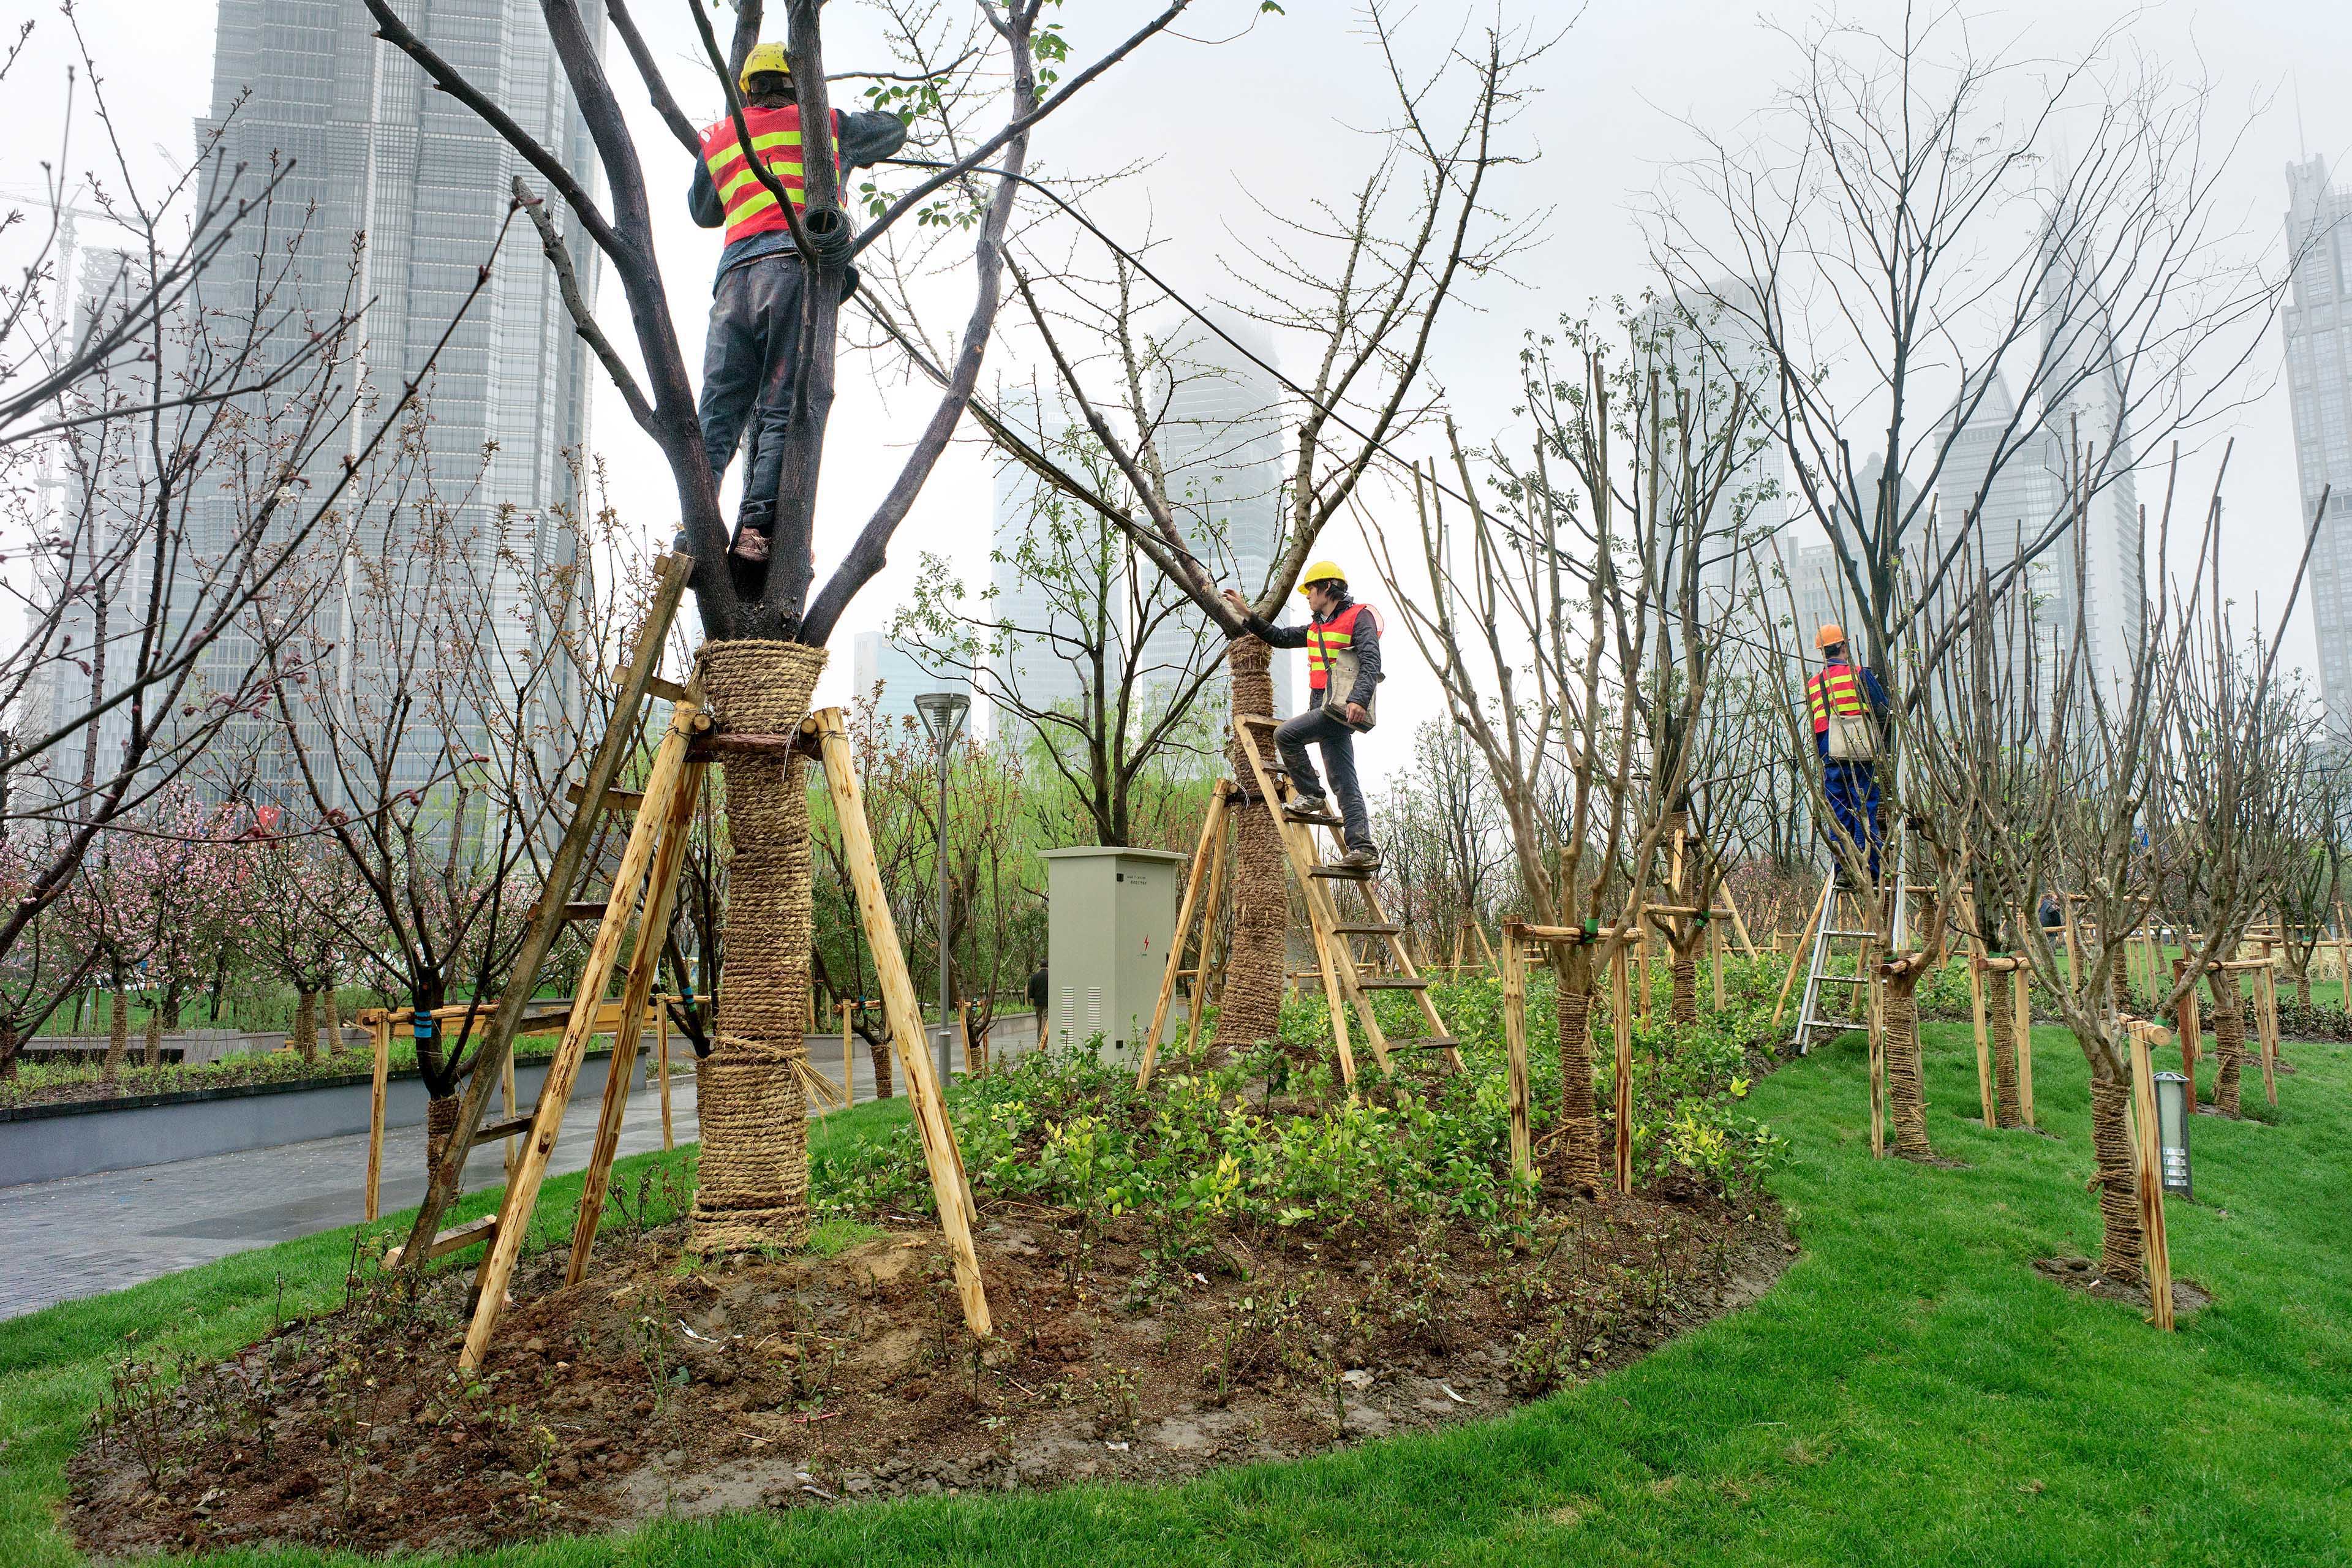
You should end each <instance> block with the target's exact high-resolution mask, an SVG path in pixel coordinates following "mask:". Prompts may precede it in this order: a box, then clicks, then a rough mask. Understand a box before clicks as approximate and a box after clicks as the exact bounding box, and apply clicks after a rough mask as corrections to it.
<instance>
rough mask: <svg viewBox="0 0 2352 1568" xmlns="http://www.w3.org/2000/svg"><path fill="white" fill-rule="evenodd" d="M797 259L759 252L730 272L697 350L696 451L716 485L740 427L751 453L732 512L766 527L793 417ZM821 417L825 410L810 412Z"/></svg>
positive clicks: (715, 298)
mask: <svg viewBox="0 0 2352 1568" xmlns="http://www.w3.org/2000/svg"><path fill="white" fill-rule="evenodd" d="M804 278H805V274H804V273H803V271H802V269H801V263H800V258H798V257H796V256H793V255H790V254H787V253H781V252H780V253H778V254H776V255H772V256H763V257H761V258H758V259H757V260H754V261H747V262H745V263H744V264H743V265H741V266H740V267H736V268H731V269H730V270H729V271H728V273H727V274H726V276H724V277H722V278H721V279H719V287H718V288H717V289H716V290H715V291H714V292H713V293H712V295H711V300H710V332H709V338H708V339H707V340H706V341H705V342H704V345H703V351H702V401H701V403H700V405H698V408H697V410H696V412H697V413H698V415H699V416H700V417H701V420H702V453H703V456H704V457H706V458H709V460H710V477H711V479H712V480H713V481H714V482H716V481H717V480H718V479H719V478H720V476H722V475H724V474H725V473H726V472H727V462H728V459H729V458H732V457H733V456H734V455H735V447H736V443H737V442H738V441H740V440H741V438H742V437H743V432H744V428H745V426H750V428H751V454H750V456H749V457H747V458H745V459H744V465H745V466H744V471H743V500H742V505H741V508H740V511H739V513H738V515H739V516H740V517H741V518H743V519H745V520H751V521H756V522H757V523H758V526H759V529H760V531H761V532H766V531H768V529H769V528H770V527H771V526H772V523H771V520H772V518H773V516H774V510H775V499H776V479H777V476H778V474H779V472H780V471H781V469H782V466H783V461H784V428H785V426H788V425H790V424H791V423H792V418H793V368H794V367H795V366H796V365H797V364H798V363H800V353H801V291H802V286H803V280H804ZM814 413H815V415H816V416H817V417H819V418H822V417H823V416H824V414H825V413H826V410H825V409H823V408H818V409H815V410H814Z"/></svg>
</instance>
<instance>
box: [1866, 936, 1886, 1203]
mask: <svg viewBox="0 0 2352 1568" xmlns="http://www.w3.org/2000/svg"><path fill="white" fill-rule="evenodd" d="M1876 946H1877V944H1876V943H1874V942H1870V941H1868V940H1867V939H1865V940H1864V942H1863V944H1862V957H1861V960H1860V963H1861V965H1862V969H1863V973H1865V974H1867V975H1869V976H1870V1157H1871V1158H1872V1159H1874V1160H1884V1159H1885V1158H1886V1009H1885V1005H1883V1004H1882V1000H1881V998H1882V994H1883V993H1882V990H1881V987H1882V986H1883V984H1885V983H1884V981H1883V980H1882V979H1881V977H1880V975H1879V973H1878V965H1877V963H1875V962H1874V960H1875V959H1876V957H1877V952H1876Z"/></svg>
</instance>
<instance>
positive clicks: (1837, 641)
mask: <svg viewBox="0 0 2352 1568" xmlns="http://www.w3.org/2000/svg"><path fill="white" fill-rule="evenodd" d="M1813 646H1814V647H1817V648H1819V649H1821V653H1822V668H1821V670H1820V671H1819V672H1818V673H1817V674H1815V675H1814V676H1813V678H1812V679H1810V680H1808V681H1806V682H1805V708H1806V710H1807V711H1808V712H1809V713H1810V714H1811V716H1812V721H1813V747H1814V750H1815V751H1817V752H1820V754H1821V759H1822V793H1823V794H1825V795H1828V796H1829V802H1830V815H1831V816H1833V817H1835V818H1836V819H1837V825H1838V830H1839V832H1840V834H1841V835H1843V837H1845V838H1847V839H1851V840H1852V841H1853V843H1855V844H1857V845H1859V846H1861V847H1862V848H1863V850H1864V853H1865V854H1867V855H1868V856H1869V858H1870V879H1871V880H1872V881H1873V882H1875V881H1877V880H1878V845H1879V829H1878V766H1877V763H1878V753H1879V751H1880V749H1881V747H1882V744H1883V742H1884V739H1885V721H1886V712H1887V703H1886V688H1885V687H1884V686H1882V685H1880V684H1879V680H1878V673H1877V671H1875V670H1870V669H1861V668H1856V667H1855V666H1854V665H1853V663H1852V662H1850V660H1849V659H1848V657H1847V653H1846V641H1845V628H1844V627H1843V626H1838V625H1837V624H1836V623H1835V622H1832V623H1831V624H1830V625H1828V626H1823V627H1822V629H1821V634H1820V635H1819V636H1818V637H1814V638H1813ZM1843 873H1844V862H1843V858H1841V860H1840V861H1839V874H1840V875H1841V876H1843Z"/></svg>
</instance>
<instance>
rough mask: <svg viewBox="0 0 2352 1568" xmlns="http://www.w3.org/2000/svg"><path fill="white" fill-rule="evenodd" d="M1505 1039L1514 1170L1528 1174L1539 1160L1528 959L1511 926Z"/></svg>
mask: <svg viewBox="0 0 2352 1568" xmlns="http://www.w3.org/2000/svg"><path fill="white" fill-rule="evenodd" d="M1503 1041H1504V1045H1505V1047H1507V1052H1508V1063H1509V1066H1508V1071H1509V1078H1510V1081H1509V1088H1510V1097H1511V1173H1512V1174H1513V1175H1517V1176H1525V1175H1527V1174H1528V1173H1529V1172H1530V1171H1531V1170H1533V1169H1534V1163H1535V1153H1534V1151H1535V1138H1534V1132H1533V1130H1532V1127H1531V1125H1530V1123H1529V1121H1528V961H1527V949H1526V946H1525V944H1524V943H1522V942H1520V941H1519V940H1518V939H1517V937H1516V936H1515V935H1513V934H1512V932H1511V930H1510V928H1509V927H1507V926H1506V927H1505V928H1504V931H1503Z"/></svg>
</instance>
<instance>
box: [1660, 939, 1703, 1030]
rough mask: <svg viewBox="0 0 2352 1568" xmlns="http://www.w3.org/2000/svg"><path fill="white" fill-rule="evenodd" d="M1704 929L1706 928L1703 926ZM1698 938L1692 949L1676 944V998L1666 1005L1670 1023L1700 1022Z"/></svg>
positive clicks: (1694, 940)
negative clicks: (1687, 950) (1687, 949)
mask: <svg viewBox="0 0 2352 1568" xmlns="http://www.w3.org/2000/svg"><path fill="white" fill-rule="evenodd" d="M1702 929H1704V928H1702ZM1696 947H1697V939H1696V938H1693V939H1692V951H1690V952H1685V951H1684V949H1683V945H1682V943H1680V942H1676V943H1675V963H1674V976H1675V991H1674V999H1673V1000H1672V1001H1671V1002H1669V1003H1668V1004H1667V1006H1666V1021H1667V1022H1668V1023H1670V1024H1696V1023H1697V1022H1698V955H1697V952H1696Z"/></svg>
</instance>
